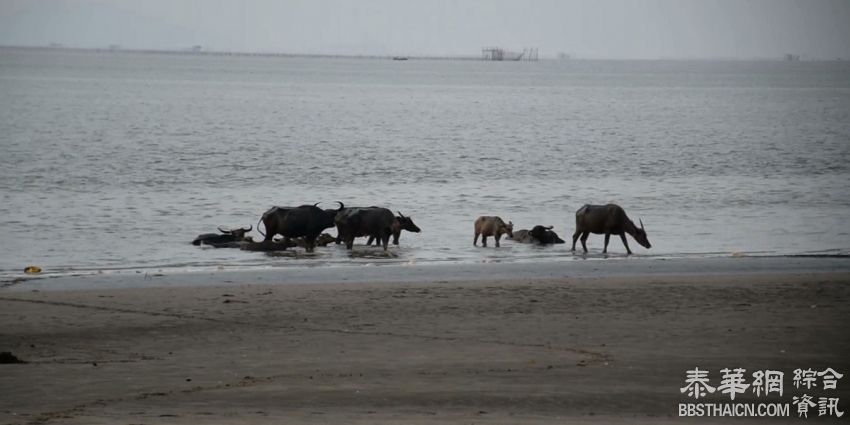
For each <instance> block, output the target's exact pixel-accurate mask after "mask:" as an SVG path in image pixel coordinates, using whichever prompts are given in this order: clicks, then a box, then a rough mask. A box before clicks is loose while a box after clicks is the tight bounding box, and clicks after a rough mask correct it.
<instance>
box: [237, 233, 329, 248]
mask: <svg viewBox="0 0 850 425" xmlns="http://www.w3.org/2000/svg"><path fill="white" fill-rule="evenodd" d="M334 239H336V238H334V237H333V236H331V235H329V234H327V233H322V234H321V235H319V237H318V238H316V245H317V246H327V245H328V244H329V243H331V242H333V241H334ZM296 246H297V247H301V248H306V247H307V241H306V240H305V239H304V238H303V237H302V238H295V239H291V240H289V241H287V240H286V239H281V240H271V241H263V242H251V243H244V244H242V245H241V246H240V248H242V250H243V251H285V250H286V248H294V247H296Z"/></svg>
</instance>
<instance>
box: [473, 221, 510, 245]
mask: <svg viewBox="0 0 850 425" xmlns="http://www.w3.org/2000/svg"><path fill="white" fill-rule="evenodd" d="M505 233H507V234H508V237H509V238H512V237H514V223H513V222H511V221H509V222H508V224H505V222H504V221H503V220H502V219H501V218H500V217H495V216H483V215H482V216H481V217H478V218H477V219H475V239H473V240H472V245H473V246H478V236H479V235H480V236H481V245H482V246H485V247H486V246H487V237H488V236H493V237H495V238H496V248H498V247H499V239H501V238H502V235H503V234H505Z"/></svg>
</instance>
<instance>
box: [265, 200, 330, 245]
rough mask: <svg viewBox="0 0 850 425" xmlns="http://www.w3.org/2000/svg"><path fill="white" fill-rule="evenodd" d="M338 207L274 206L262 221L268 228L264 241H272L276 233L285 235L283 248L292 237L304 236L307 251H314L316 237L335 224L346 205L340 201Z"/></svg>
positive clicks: (315, 205)
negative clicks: (324, 208) (325, 208)
mask: <svg viewBox="0 0 850 425" xmlns="http://www.w3.org/2000/svg"><path fill="white" fill-rule="evenodd" d="M338 204H339V208H338V209H335V210H334V209H327V210H323V209H321V208H319V207H318V206H317V205H318V204H313V205H301V206H298V207H272V208H271V209H269V210H268V211H266V212H265V213H264V214H263V216H262V218H260V221H262V222H263V225H264V226H265V228H266V233H265V239H264V242H268V241H271V240H272V238H274V236H275V235H281V236H283V239H284V241H283V249H286V247H287V246H288V245H289V243H290V239H295V238H299V237H303V238H304V242H305V248H306V249H307V252H313V249H314V248H315V246H316V238H317V237H319V235H320V234H321V233H322V231H323V230H325V229H327V228H329V227H333V226H334V219H336V216H337V214H338V213H339V212H340V211H342V210H343V208H344V207H345V206H344V205H343V204H342V202H338Z"/></svg>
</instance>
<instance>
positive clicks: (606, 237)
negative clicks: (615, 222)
mask: <svg viewBox="0 0 850 425" xmlns="http://www.w3.org/2000/svg"><path fill="white" fill-rule="evenodd" d="M610 239H611V234H610V233H606V234H605V246H604V247H603V248H602V253H603V254H607V253H608V241H609V240H610Z"/></svg>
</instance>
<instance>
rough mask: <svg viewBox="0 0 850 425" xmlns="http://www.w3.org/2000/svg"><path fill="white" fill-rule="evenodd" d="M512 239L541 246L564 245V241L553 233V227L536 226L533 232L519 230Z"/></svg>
mask: <svg viewBox="0 0 850 425" xmlns="http://www.w3.org/2000/svg"><path fill="white" fill-rule="evenodd" d="M511 239H513V240H514V241H515V242H519V243H535V244H540V245H549V244H557V243H564V240H563V239H561V238H560V237H558V234H557V233H555V232H553V231H552V226H548V227H545V226H534V227H533V228H532V229H531V230H526V229H521V230H517V231H515V232H514V236H513V238H511Z"/></svg>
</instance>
